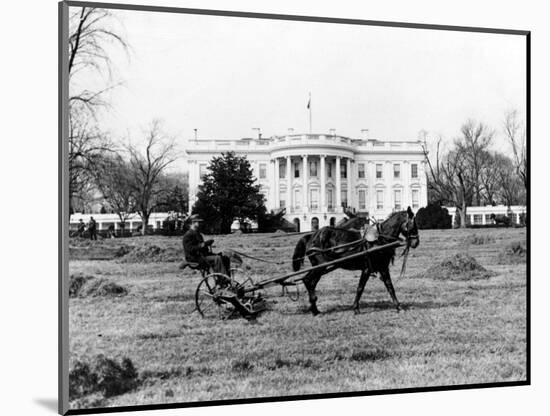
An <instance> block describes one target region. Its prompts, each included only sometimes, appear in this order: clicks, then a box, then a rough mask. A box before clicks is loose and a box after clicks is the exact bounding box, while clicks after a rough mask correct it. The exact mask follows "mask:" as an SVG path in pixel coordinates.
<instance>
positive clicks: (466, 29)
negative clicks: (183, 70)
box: [66, 0, 529, 35]
mask: <svg viewBox="0 0 550 416" xmlns="http://www.w3.org/2000/svg"><path fill="white" fill-rule="evenodd" d="M66 4H67V5H69V6H75V7H83V6H88V7H101V8H105V9H113V10H134V11H149V12H162V13H182V14H183V13H187V14H197V15H208V16H225V17H245V18H252V19H273V20H291V21H300V22H317V23H337V24H348V25H366V26H383V27H394V28H407V29H432V30H434V29H435V30H450V31H457V32H478V33H493V34H501V35H527V34H528V33H529V31H527V30H517V29H501V28H483V27H475V26H451V25H436V24H429V23H406V22H388V21H383V20H361V19H351V18H335V17H322V16H303V15H288V14H275V13H257V12H242V11H230V10H214V9H191V8H182V7H168V6H148V5H139V4H121V3H101V2H93V1H91V2H88V1H72V0H68V1H66Z"/></svg>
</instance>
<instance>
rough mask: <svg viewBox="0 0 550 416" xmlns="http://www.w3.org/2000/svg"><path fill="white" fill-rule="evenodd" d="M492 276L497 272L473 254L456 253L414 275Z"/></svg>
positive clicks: (430, 277)
mask: <svg viewBox="0 0 550 416" xmlns="http://www.w3.org/2000/svg"><path fill="white" fill-rule="evenodd" d="M492 276H495V273H494V272H492V271H490V270H487V269H486V268H485V267H483V266H482V265H481V264H479V263H478V262H477V260H476V259H475V258H473V257H472V256H470V255H468V254H455V255H454V256H451V257H448V258H446V259H445V260H443V261H442V262H441V263H439V264H436V265H434V266H432V267H430V268H429V269H428V270H426V272H424V273H420V274H418V275H416V276H413V277H416V278H428V279H434V280H482V279H488V278H489V277H492Z"/></svg>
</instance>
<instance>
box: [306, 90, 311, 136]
mask: <svg viewBox="0 0 550 416" xmlns="http://www.w3.org/2000/svg"><path fill="white" fill-rule="evenodd" d="M307 108H308V109H309V134H311V93H309V102H308V106H307Z"/></svg>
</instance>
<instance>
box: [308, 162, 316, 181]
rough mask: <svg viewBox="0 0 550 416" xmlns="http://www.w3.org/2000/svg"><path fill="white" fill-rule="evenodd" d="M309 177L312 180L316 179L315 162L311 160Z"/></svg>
mask: <svg viewBox="0 0 550 416" xmlns="http://www.w3.org/2000/svg"><path fill="white" fill-rule="evenodd" d="M309 176H310V177H312V178H316V177H317V161H316V160H313V161H311V162H309Z"/></svg>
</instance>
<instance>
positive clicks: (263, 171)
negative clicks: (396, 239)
mask: <svg viewBox="0 0 550 416" xmlns="http://www.w3.org/2000/svg"><path fill="white" fill-rule="evenodd" d="M318 164H319V162H318V161H316V160H313V161H311V162H309V176H310V177H312V178H316V177H317V175H318V172H319V170H318ZM293 165H294V178H299V177H300V163H293ZM326 167H327V177H328V178H332V174H333V172H332V171H333V164H332V163H330V162H328V163H327V165H326ZM206 168H207V165H206V164H201V165H200V166H199V175H200V177H201V178H202V176H203V175H205V174H206ZM347 177H348V169H347V165H346V164H342V165H340V178H342V179H347ZM383 177H384V165H383V164H382V163H377V164H376V179H383ZM259 178H260V179H267V163H260V166H259ZM279 178H280V179H285V178H286V162H285V163H281V164H279ZM357 178H359V179H365V178H366V170H365V163H358V164H357ZM393 178H394V179H400V178H401V164H399V163H394V164H393ZM411 178H413V179H417V178H418V164H416V163H411Z"/></svg>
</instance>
